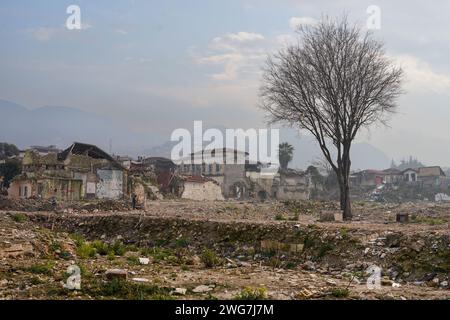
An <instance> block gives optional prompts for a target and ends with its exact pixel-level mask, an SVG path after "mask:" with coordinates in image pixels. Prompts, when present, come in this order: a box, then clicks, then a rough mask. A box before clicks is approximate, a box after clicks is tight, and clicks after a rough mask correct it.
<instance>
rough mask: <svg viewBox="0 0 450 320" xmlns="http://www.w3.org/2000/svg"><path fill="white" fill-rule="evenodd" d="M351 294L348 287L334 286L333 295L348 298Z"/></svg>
mask: <svg viewBox="0 0 450 320" xmlns="http://www.w3.org/2000/svg"><path fill="white" fill-rule="evenodd" d="M349 294H350V291H349V290H348V288H333V290H332V291H331V295H332V296H333V297H335V298H346V297H348V295H349Z"/></svg>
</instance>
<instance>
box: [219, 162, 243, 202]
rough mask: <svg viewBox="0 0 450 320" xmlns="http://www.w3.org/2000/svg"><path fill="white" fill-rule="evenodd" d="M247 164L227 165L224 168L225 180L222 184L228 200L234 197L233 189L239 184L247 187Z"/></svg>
mask: <svg viewBox="0 0 450 320" xmlns="http://www.w3.org/2000/svg"><path fill="white" fill-rule="evenodd" d="M246 180H247V179H246V176H245V164H227V165H225V166H224V179H223V184H222V192H223V195H224V196H225V197H226V198H228V197H232V196H234V194H233V193H234V190H232V187H233V186H234V185H236V184H238V183H240V184H243V185H247V181H246Z"/></svg>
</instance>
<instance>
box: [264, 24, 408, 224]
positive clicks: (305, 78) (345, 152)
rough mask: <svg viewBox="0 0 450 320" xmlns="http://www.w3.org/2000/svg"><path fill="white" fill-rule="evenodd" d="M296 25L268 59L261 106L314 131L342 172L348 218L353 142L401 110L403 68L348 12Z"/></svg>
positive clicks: (342, 201) (337, 170)
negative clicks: (291, 40)
mask: <svg viewBox="0 0 450 320" xmlns="http://www.w3.org/2000/svg"><path fill="white" fill-rule="evenodd" d="M297 32H298V34H299V39H298V43H297V44H295V45H290V46H287V47H286V48H285V49H282V50H280V51H279V52H278V53H277V54H275V55H273V56H272V57H270V58H269V59H268V61H267V65H266V67H265V70H264V76H263V85H262V87H261V101H262V104H261V107H262V108H263V109H264V110H266V111H267V112H268V114H269V118H270V120H271V122H284V123H287V124H289V125H291V126H293V127H297V128H300V129H305V130H307V131H309V132H310V133H311V134H312V135H313V136H314V137H315V139H316V140H317V142H318V144H319V146H320V148H321V150H322V153H323V155H324V157H325V159H326V160H327V161H328V162H329V164H330V165H331V167H332V169H333V170H334V172H335V173H336V175H337V177H338V182H339V189H340V204H341V209H342V210H343V214H344V218H345V219H346V220H350V219H351V218H352V213H351V203H350V188H349V175H350V167H351V160H350V149H351V145H352V142H353V140H354V139H355V137H356V135H357V133H358V132H359V131H360V129H361V128H363V127H368V126H370V125H372V124H374V123H383V124H385V123H386V121H387V119H388V116H389V115H390V114H392V113H393V112H395V109H396V101H397V98H398V96H399V95H400V94H401V93H402V90H401V82H402V77H403V72H402V70H401V68H399V67H396V66H395V65H394V64H393V63H392V61H391V60H390V59H388V58H387V57H386V55H385V53H384V49H383V47H384V45H383V43H381V42H379V41H376V40H374V39H373V38H372V37H371V34H370V33H369V32H363V31H362V30H361V28H360V27H358V26H357V25H350V23H349V22H348V20H347V18H346V17H342V18H339V19H337V20H334V19H330V18H326V17H325V18H323V19H322V21H321V22H319V23H317V24H316V25H313V26H306V27H301V28H299V29H298V31H297ZM332 147H333V148H334V149H335V151H334V152H333V149H331V148H332Z"/></svg>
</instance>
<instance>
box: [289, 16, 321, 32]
mask: <svg viewBox="0 0 450 320" xmlns="http://www.w3.org/2000/svg"><path fill="white" fill-rule="evenodd" d="M316 23H317V20H316V19H314V18H311V17H292V18H290V19H289V26H290V27H291V29H292V30H297V29H298V28H299V27H300V26H302V25H314V24H316Z"/></svg>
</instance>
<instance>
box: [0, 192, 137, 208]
mask: <svg viewBox="0 0 450 320" xmlns="http://www.w3.org/2000/svg"><path fill="white" fill-rule="evenodd" d="M0 210H11V211H25V212H36V211H53V210H54V208H53V206H52V203H51V200H49V199H47V200H44V199H39V198H28V199H10V198H7V197H4V196H0ZM56 210H57V211H64V212H67V211H70V212H93V211H127V210H131V203H130V202H129V201H126V200H106V199H105V200H97V199H96V200H85V201H73V202H60V203H58V205H57V208H56Z"/></svg>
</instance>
